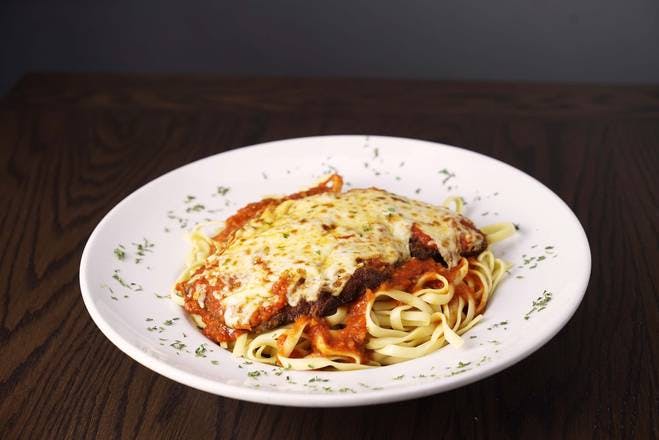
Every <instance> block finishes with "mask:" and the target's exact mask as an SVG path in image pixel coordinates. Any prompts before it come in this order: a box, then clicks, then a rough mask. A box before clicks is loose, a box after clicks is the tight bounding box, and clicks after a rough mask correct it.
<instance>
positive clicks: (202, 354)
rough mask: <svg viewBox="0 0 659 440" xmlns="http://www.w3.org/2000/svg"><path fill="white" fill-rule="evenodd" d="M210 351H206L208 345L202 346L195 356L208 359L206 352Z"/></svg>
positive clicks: (195, 352)
mask: <svg viewBox="0 0 659 440" xmlns="http://www.w3.org/2000/svg"><path fill="white" fill-rule="evenodd" d="M207 351H208V350H207V349H206V344H201V345H200V346H199V347H197V349H196V350H195V351H194V354H195V356H197V357H204V358H205V357H206V352H207Z"/></svg>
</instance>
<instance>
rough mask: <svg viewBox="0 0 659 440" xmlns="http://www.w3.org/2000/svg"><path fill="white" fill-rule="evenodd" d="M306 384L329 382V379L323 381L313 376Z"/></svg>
mask: <svg viewBox="0 0 659 440" xmlns="http://www.w3.org/2000/svg"><path fill="white" fill-rule="evenodd" d="M309 365H311V364H309ZM308 382H309V383H313V382H329V379H323V378H322V377H318V376H314V377H312V378H311V379H309V381H308Z"/></svg>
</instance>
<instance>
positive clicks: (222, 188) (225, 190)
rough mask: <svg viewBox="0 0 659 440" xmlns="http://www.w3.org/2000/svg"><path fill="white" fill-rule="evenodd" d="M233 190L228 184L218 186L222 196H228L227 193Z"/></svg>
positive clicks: (218, 191)
mask: <svg viewBox="0 0 659 440" xmlns="http://www.w3.org/2000/svg"><path fill="white" fill-rule="evenodd" d="M230 190H231V188H229V187H228V186H218V187H217V193H218V194H219V195H221V196H226V195H227V193H228V192H229V191H230Z"/></svg>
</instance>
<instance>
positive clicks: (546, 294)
mask: <svg viewBox="0 0 659 440" xmlns="http://www.w3.org/2000/svg"><path fill="white" fill-rule="evenodd" d="M552 296H553V295H552V293H551V292H550V291H548V290H545V291H543V292H542V295H541V296H539V297H538V298H537V299H536V300H535V301H533V304H532V307H531V310H529V311H528V312H526V315H524V319H526V320H528V319H529V318H530V317H531V314H532V313H534V312H540V311H542V310H544V309H546V308H547V304H549V302H550V301H551V299H552Z"/></svg>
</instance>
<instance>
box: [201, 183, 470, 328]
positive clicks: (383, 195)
mask: <svg viewBox="0 0 659 440" xmlns="http://www.w3.org/2000/svg"><path fill="white" fill-rule="evenodd" d="M460 219H462V217H461V216H459V215H458V214H455V213H453V212H452V211H450V210H448V209H446V208H443V207H438V206H433V205H430V204H427V203H423V202H419V201H415V200H412V199H408V198H405V197H401V196H397V195H394V194H391V193H388V192H386V191H382V190H378V189H355V190H351V191H348V192H345V193H338V194H337V193H323V194H319V195H314V196H309V197H305V198H301V199H297V200H287V201H284V202H282V203H280V204H279V205H277V206H275V207H271V208H269V209H267V210H266V211H264V212H263V213H262V214H261V215H260V216H258V217H257V218H254V219H252V220H250V221H249V222H248V223H247V224H246V225H245V226H244V227H242V228H241V229H239V230H238V231H236V233H235V235H234V237H233V239H232V241H231V243H229V244H228V246H227V247H226V248H225V249H224V251H223V252H222V253H220V254H216V255H211V256H210V257H209V258H208V261H209V263H211V264H209V265H208V266H207V267H209V268H210V267H212V268H213V269H207V270H206V273H203V274H200V276H204V277H206V279H209V280H211V288H212V286H213V281H212V280H216V281H217V280H222V282H220V283H218V284H217V285H218V286H219V289H215V290H214V292H215V293H214V295H216V297H218V298H222V299H221V302H222V304H223V306H224V321H225V323H226V325H228V326H230V327H237V326H245V325H249V321H250V317H251V316H252V315H253V314H254V313H255V312H256V311H257V310H259V309H261V308H264V307H268V306H271V305H273V304H275V303H276V302H277V301H278V299H279V298H278V297H277V296H276V295H275V294H274V293H273V292H272V288H273V285H274V284H275V283H276V282H277V281H278V280H279V279H280V278H281V277H282V276H285V277H286V278H287V280H288V285H287V291H286V301H287V303H288V304H289V305H291V306H295V305H296V304H298V303H299V302H300V301H301V300H306V301H308V302H312V301H315V300H317V299H318V295H319V293H320V292H330V293H331V294H333V295H338V294H339V293H340V292H341V291H342V289H343V288H344V286H345V284H346V283H347V281H348V280H349V279H350V277H351V276H352V274H353V273H354V272H355V270H356V269H358V268H359V267H360V266H361V265H363V264H364V262H365V261H368V260H371V259H377V260H379V261H381V262H383V263H388V264H394V263H397V262H402V261H405V260H407V259H409V258H410V250H409V240H410V235H411V227H412V225H413V224H416V225H417V226H418V227H419V228H420V229H421V230H422V231H423V232H424V233H425V234H426V235H428V236H429V237H430V238H431V239H432V242H433V243H434V244H435V245H436V246H437V248H438V250H439V252H440V254H441V255H442V257H443V258H444V260H445V261H446V262H447V264H448V265H449V267H452V266H454V265H455V264H457V262H458V260H459V258H460V242H459V237H460V233H461V232H462V233H463V234H464V233H466V234H469V233H470V232H469V230H468V228H466V227H465V226H463V225H462V224H461V223H460Z"/></svg>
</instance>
